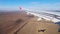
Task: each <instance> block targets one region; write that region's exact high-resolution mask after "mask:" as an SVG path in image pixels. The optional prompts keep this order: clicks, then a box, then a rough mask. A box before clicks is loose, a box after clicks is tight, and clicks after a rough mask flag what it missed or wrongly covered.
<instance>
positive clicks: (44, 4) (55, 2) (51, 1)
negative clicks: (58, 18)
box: [0, 0, 60, 10]
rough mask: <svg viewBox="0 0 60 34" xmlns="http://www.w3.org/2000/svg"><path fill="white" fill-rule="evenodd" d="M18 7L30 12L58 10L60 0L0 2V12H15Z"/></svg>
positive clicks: (2, 0) (9, 0)
mask: <svg viewBox="0 0 60 34" xmlns="http://www.w3.org/2000/svg"><path fill="white" fill-rule="evenodd" d="M19 6H21V7H23V8H24V9H31V10H35V9H36V10H37V9H38V10H40V9H41V10H59V9H60V0H0V10H1V9H5V10H6V9H7V10H12V9H13V10H17V9H19V8H18V7H19Z"/></svg>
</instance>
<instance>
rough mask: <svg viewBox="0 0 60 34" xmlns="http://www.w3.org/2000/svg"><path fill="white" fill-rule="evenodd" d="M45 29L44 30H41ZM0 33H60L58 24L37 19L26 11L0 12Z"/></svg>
mask: <svg viewBox="0 0 60 34" xmlns="http://www.w3.org/2000/svg"><path fill="white" fill-rule="evenodd" d="M40 30H44V31H40ZM0 34H60V32H58V25H57V24H54V23H52V22H51V21H46V20H41V21H37V17H35V16H33V15H27V14H26V12H24V11H21V12H19V11H17V12H2V13H0Z"/></svg>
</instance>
